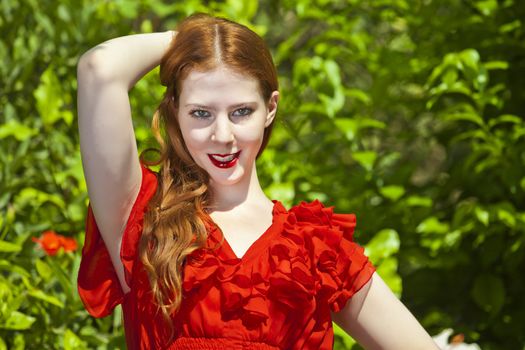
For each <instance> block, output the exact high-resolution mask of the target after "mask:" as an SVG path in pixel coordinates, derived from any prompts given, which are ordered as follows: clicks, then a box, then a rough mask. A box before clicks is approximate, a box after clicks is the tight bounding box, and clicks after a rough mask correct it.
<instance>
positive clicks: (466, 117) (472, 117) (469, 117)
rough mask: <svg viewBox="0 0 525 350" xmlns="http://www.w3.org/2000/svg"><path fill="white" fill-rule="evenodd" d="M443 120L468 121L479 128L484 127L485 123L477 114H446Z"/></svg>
mask: <svg viewBox="0 0 525 350" xmlns="http://www.w3.org/2000/svg"><path fill="white" fill-rule="evenodd" d="M444 120H447V121H469V122H473V123H476V124H477V125H479V126H484V125H485V121H484V120H483V119H482V118H481V117H480V116H479V115H477V114H473V113H452V114H446V115H445V116H444Z"/></svg>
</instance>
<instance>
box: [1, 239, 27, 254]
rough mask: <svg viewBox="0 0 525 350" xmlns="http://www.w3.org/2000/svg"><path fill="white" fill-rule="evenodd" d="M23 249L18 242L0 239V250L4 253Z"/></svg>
mask: <svg viewBox="0 0 525 350" xmlns="http://www.w3.org/2000/svg"><path fill="white" fill-rule="evenodd" d="M21 250H22V247H21V246H19V245H18V244H14V243H11V242H6V241H0V252H3V253H16V252H19V251H21Z"/></svg>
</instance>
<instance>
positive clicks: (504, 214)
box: [497, 208, 516, 228]
mask: <svg viewBox="0 0 525 350" xmlns="http://www.w3.org/2000/svg"><path fill="white" fill-rule="evenodd" d="M497 215H498V219H500V220H501V221H502V222H503V223H504V224H505V225H507V226H508V227H510V228H513V227H514V226H516V218H515V217H514V215H513V214H512V213H510V212H509V211H507V210H505V209H503V208H499V209H498V211H497Z"/></svg>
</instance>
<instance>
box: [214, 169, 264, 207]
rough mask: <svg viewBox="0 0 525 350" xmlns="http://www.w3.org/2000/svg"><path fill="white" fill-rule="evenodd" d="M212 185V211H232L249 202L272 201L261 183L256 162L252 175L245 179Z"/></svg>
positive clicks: (262, 202) (251, 203) (261, 202)
mask: <svg viewBox="0 0 525 350" xmlns="http://www.w3.org/2000/svg"><path fill="white" fill-rule="evenodd" d="M210 187H211V192H212V211H221V212H222V211H230V210H232V209H234V208H237V207H239V206H243V205H247V204H248V205H254V204H255V205H257V204H268V203H267V202H270V199H269V198H268V197H267V196H266V194H265V193H264V191H263V189H262V188H261V185H260V183H259V178H258V177H257V169H256V167H255V163H254V165H253V168H252V170H251V174H250V176H247V177H245V181H241V182H238V183H236V184H233V185H229V186H224V185H219V186H214V185H213V182H212V183H210Z"/></svg>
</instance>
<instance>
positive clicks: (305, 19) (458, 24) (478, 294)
mask: <svg viewBox="0 0 525 350" xmlns="http://www.w3.org/2000/svg"><path fill="white" fill-rule="evenodd" d="M195 11H203V12H213V13H215V14H219V15H224V16H227V17H229V18H232V19H234V20H237V21H240V22H241V23H244V24H246V25H248V26H250V27H251V28H253V29H254V30H255V31H257V32H258V33H259V34H261V35H264V37H265V38H266V39H267V42H268V44H269V46H270V48H271V49H272V51H273V54H274V57H275V61H276V63H277V65H278V68H279V75H280V77H279V79H280V86H281V94H282V100H281V103H280V107H279V117H278V118H279V120H278V121H277V123H276V127H275V129H274V133H273V136H272V139H271V141H270V145H269V148H268V149H267V151H266V152H265V153H264V154H263V156H262V157H261V159H260V163H259V174H260V176H261V181H262V183H263V185H264V187H265V188H266V189H267V193H268V195H269V196H271V197H273V198H279V199H281V200H282V201H283V202H284V203H285V204H287V205H291V204H292V203H297V202H298V201H300V200H312V199H314V198H318V199H320V200H322V201H324V202H325V203H326V204H327V205H335V206H336V207H337V210H338V211H340V212H355V213H356V214H357V218H358V226H357V229H358V230H357V231H358V232H357V234H356V239H357V240H358V242H360V243H361V244H362V245H363V246H365V248H366V251H367V253H368V254H369V255H370V258H371V259H372V261H373V262H374V263H375V264H376V266H377V267H378V271H379V273H380V274H381V275H382V276H383V278H384V279H385V280H386V281H387V283H388V284H389V285H390V287H391V288H392V289H393V290H394V291H395V292H396V293H398V295H400V296H401V298H402V300H403V301H404V302H405V303H406V304H407V306H408V307H409V308H410V309H411V310H412V311H413V312H414V313H415V315H416V316H417V318H418V319H419V320H420V321H421V322H422V323H423V325H424V326H425V327H426V329H427V330H428V331H429V332H430V333H432V334H436V333H438V332H439V331H441V330H442V329H444V328H453V329H454V330H456V331H458V332H462V333H464V334H465V335H466V337H467V341H476V342H477V343H479V344H480V346H481V347H482V348H483V349H489V350H490V349H519V348H523V347H524V346H525V335H524V333H523V330H522V325H523V324H525V303H524V302H523V300H522V298H521V296H522V295H523V293H524V292H525V282H523V278H522V277H521V273H520V272H521V270H522V269H523V266H525V265H524V260H525V244H524V243H525V242H524V240H525V234H524V233H525V232H524V231H525V201H524V199H525V123H524V121H523V111H524V110H525V102H524V101H525V92H524V90H523V86H524V83H525V82H524V78H523V77H525V64H524V62H525V61H524V55H525V40H524V29H523V25H524V24H523V18H525V5H524V4H523V3H522V2H519V1H517V0H503V1H495V0H483V1H481V0H472V1H460V0H451V1H447V2H441V1H436V0H431V1H425V2H409V1H406V0H385V1H370V0H349V1H324V0H316V1H310V0H308V1H307V0H299V1H295V0H294V1H290V0H284V1H275V0H268V1H264V2H263V1H261V2H254V1H241V0H226V1H201V0H189V1H174V2H163V1H161V0H144V1H129V0H119V1H101V0H100V1H99V0H97V1H81V2H78V1H77V2H73V1H71V0H62V1H56V2H50V1H40V2H39V1H36V0H24V1H21V2H17V1H9V0H6V1H2V6H1V15H0V30H1V32H2V37H1V39H0V56H1V57H2V62H3V64H2V65H0V79H1V81H2V85H1V86H0V149H1V150H2V152H0V270H1V274H0V349H3V348H9V349H24V348H28V349H33V348H35V349H52V348H65V349H82V348H98V349H115V348H123V342H124V339H123V334H122V326H121V320H120V314H119V311H117V312H115V314H114V315H113V316H112V317H108V318H106V319H102V320H95V319H93V318H91V317H89V316H88V315H87V313H86V312H85V311H84V310H83V306H82V304H81V303H80V301H79V299H78V296H77V293H76V286H75V280H76V271H77V269H78V264H79V252H78V251H77V252H76V253H59V254H58V255H57V256H53V257H51V256H45V254H44V253H43V252H42V251H40V250H38V249H36V248H35V244H34V243H33V242H32V241H31V238H32V237H34V236H38V235H40V233H42V232H43V231H45V230H55V231H57V232H60V233H63V234H64V235H66V236H71V237H74V238H76V239H77V240H78V241H82V239H83V234H84V233H83V229H84V227H83V224H84V218H85V211H86V204H87V193H86V187H85V183H84V179H83V174H82V164H81V161H80V154H79V146H78V144H79V143H78V136H77V126H76V122H75V118H74V117H75V115H76V109H75V108H76V107H75V104H76V103H75V102H76V101H75V96H76V92H75V89H76V74H75V70H76V63H77V60H78V58H79V56H80V55H81V54H82V53H83V52H85V51H86V50H87V49H89V48H90V47H92V46H94V45H96V44H98V43H100V42H102V41H104V40H107V39H109V38H112V37H115V36H120V35H126V34H131V33H136V32H144V31H146V32H148V31H157V30H166V29H168V28H173V27H174V26H175V24H176V23H177V22H178V21H179V20H180V19H182V18H183V17H185V16H187V15H189V14H191V13H193V12H195ZM157 74H158V71H157V70H155V71H153V72H152V73H150V74H149V75H148V76H147V77H146V78H144V79H143V80H141V81H140V82H139V83H138V84H137V86H136V87H135V88H134V89H133V90H132V92H131V97H132V99H131V105H132V110H133V114H134V125H135V131H136V136H137V141H138V145H139V148H140V149H145V148H147V147H150V146H154V145H155V143H154V142H153V141H152V137H151V135H150V132H149V121H150V120H151V119H150V118H151V116H152V115H153V112H154V110H155V108H156V104H157V103H158V101H159V100H160V97H161V96H162V93H163V90H162V87H161V86H160V84H159V83H158V75H157ZM335 334H336V348H340V349H350V348H358V345H356V344H355V342H354V341H353V340H351V339H350V338H348V337H347V336H346V335H345V334H344V332H343V331H342V330H340V329H338V328H337V327H336V329H335Z"/></svg>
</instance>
